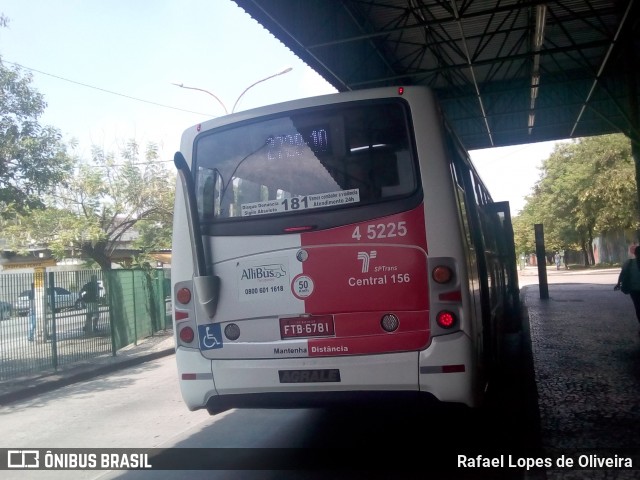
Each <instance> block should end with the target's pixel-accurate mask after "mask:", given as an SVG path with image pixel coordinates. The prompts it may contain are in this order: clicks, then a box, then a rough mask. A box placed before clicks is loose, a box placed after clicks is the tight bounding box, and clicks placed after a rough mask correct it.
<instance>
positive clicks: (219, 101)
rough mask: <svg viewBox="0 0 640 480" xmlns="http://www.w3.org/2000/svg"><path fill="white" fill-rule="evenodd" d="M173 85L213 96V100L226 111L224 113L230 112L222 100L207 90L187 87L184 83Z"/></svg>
mask: <svg viewBox="0 0 640 480" xmlns="http://www.w3.org/2000/svg"><path fill="white" fill-rule="evenodd" d="M172 85H175V86H176V87H180V88H188V89H189V90H198V91H200V92H204V93H208V94H209V95H211V96H212V97H213V98H215V99H216V100H217V101H218V103H219V104H220V105H221V106H222V108H223V109H224V113H225V114H227V113H229V112H227V107H225V106H224V103H222V100H220V99H219V98H218V97H216V96H215V95H214V94H213V93H211V92H210V91H209V90H205V89H204V88H197V87H187V86H186V85H184V84H182V83H172Z"/></svg>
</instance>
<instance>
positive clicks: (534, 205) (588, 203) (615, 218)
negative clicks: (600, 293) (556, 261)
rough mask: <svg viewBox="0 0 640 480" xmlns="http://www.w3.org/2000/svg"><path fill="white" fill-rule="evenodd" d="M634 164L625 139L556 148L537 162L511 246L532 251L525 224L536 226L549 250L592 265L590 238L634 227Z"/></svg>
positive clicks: (612, 137) (591, 139) (615, 137)
mask: <svg viewBox="0 0 640 480" xmlns="http://www.w3.org/2000/svg"><path fill="white" fill-rule="evenodd" d="M636 198H637V196H636V185H635V180H634V166H633V160H632V158H631V147H630V143H629V140H628V139H627V138H626V137H624V136H623V135H604V136H599V137H589V138H584V139H580V140H578V141H576V142H574V143H570V144H558V145H556V148H555V149H554V151H553V152H552V154H551V155H550V157H549V158H548V159H546V160H545V161H544V162H543V165H542V175H541V178H540V180H539V181H538V182H537V183H536V185H535V188H534V193H533V195H532V196H530V197H527V204H526V205H525V208H524V209H523V212H521V215H520V216H519V217H521V218H516V219H515V220H514V230H515V231H516V245H518V248H526V251H532V250H531V249H530V248H531V243H530V242H531V240H532V238H533V234H532V233H530V234H527V231H526V228H527V225H526V224H527V223H528V224H529V228H530V229H531V230H532V229H533V224H534V223H542V224H543V225H544V229H545V246H547V247H549V249H550V250H560V249H564V248H571V249H573V250H580V251H582V253H583V256H584V263H585V265H589V264H592V263H594V256H593V239H594V238H595V236H597V235H598V234H601V233H603V232H607V231H615V230H625V229H630V228H637V226H638V220H637V214H636V212H637V200H636Z"/></svg>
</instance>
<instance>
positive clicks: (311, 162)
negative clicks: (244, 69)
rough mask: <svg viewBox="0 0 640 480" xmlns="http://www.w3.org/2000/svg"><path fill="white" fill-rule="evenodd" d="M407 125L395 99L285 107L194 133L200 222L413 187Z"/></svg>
mask: <svg viewBox="0 0 640 480" xmlns="http://www.w3.org/2000/svg"><path fill="white" fill-rule="evenodd" d="M409 131H410V130H409V125H408V122H407V118H406V112H405V108H404V107H403V105H402V104H401V103H399V102H396V101H389V102H383V103H380V102H376V103H370V102H369V103H366V104H364V103H362V102H359V103H352V104H341V105H338V106H335V105H334V106H330V107H324V108H321V109H313V110H303V111H297V112H294V113H292V112H287V113H286V114H285V115H282V116H276V117H273V116H272V117H268V118H265V119H262V120H258V121H251V122H249V123H242V124H237V125H233V126H231V127H230V128H224V129H219V130H212V131H211V132H210V133H205V134H202V135H201V136H200V137H199V138H198V139H197V140H196V149H195V156H194V163H195V171H196V185H197V197H198V208H199V212H200V215H201V219H202V220H203V221H211V220H222V219H227V218H250V217H253V216H256V215H260V216H263V215H283V214H285V215H286V214H291V213H296V212H302V211H306V210H310V209H333V208H349V207H354V206H359V205H364V204H371V203H375V202H380V201H385V200H388V199H391V198H398V197H401V196H406V195H408V194H410V193H412V192H414V191H415V189H416V180H415V173H414V166H413V160H412V153H411V152H412V149H411V147H410V146H411V141H410V136H409Z"/></svg>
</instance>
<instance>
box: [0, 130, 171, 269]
mask: <svg viewBox="0 0 640 480" xmlns="http://www.w3.org/2000/svg"><path fill="white" fill-rule="evenodd" d="M140 157H141V155H140V151H139V147H138V145H137V144H136V142H135V141H129V142H128V143H127V144H126V145H125V146H124V147H123V148H122V150H121V152H120V155H119V156H118V157H116V156H115V155H114V154H113V153H111V152H104V151H103V150H100V149H98V148H94V149H93V152H92V159H91V160H90V161H83V160H81V159H78V158H76V159H75V160H76V168H75V171H74V174H73V176H72V177H71V178H70V179H69V180H68V181H67V182H66V183H64V184H61V185H59V186H58V188H57V189H56V190H55V193H54V194H52V195H48V196H47V197H45V199H44V202H45V204H46V206H47V208H46V209H44V210H31V211H29V212H27V214H25V215H18V214H16V215H14V218H13V219H12V221H11V222H6V223H7V224H6V227H5V229H4V235H5V236H6V237H8V239H9V241H10V243H11V245H12V246H13V247H14V248H15V249H16V250H20V249H21V248H22V249H25V248H27V247H29V246H34V245H37V246H46V247H47V248H49V249H50V250H51V251H52V252H53V254H54V255H55V256H56V257H58V258H62V257H64V256H66V255H68V254H69V251H72V252H75V253H76V254H77V256H82V257H84V258H89V259H91V260H93V261H94V262H96V263H97V264H98V265H100V267H101V268H102V269H103V270H109V269H110V268H111V263H112V262H113V261H114V256H115V254H116V253H117V250H118V249H119V250H122V249H127V250H129V251H132V252H137V251H141V250H142V251H145V250H152V249H154V248H170V246H171V235H170V233H169V232H170V230H171V224H172V219H173V195H174V178H175V176H174V175H173V173H172V172H169V171H168V170H167V168H166V167H165V166H164V165H163V163H162V162H159V161H158V160H159V159H158V150H157V147H156V146H155V145H153V144H150V145H148V147H147V149H146V150H145V152H144V159H141V158H140Z"/></svg>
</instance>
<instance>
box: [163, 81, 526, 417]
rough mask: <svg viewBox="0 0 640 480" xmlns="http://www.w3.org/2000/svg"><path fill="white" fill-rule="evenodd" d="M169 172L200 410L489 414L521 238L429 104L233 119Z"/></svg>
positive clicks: (280, 107)
mask: <svg viewBox="0 0 640 480" xmlns="http://www.w3.org/2000/svg"><path fill="white" fill-rule="evenodd" d="M174 162H175V164H176V167H177V170H178V184H177V188H176V201H175V212H174V230H173V252H172V274H171V278H172V284H173V285H172V291H173V295H174V332H175V340H176V362H177V367H178V375H179V383H180V388H181V393H182V397H183V399H184V402H185V403H186V405H187V407H188V408H189V409H190V410H196V409H201V408H206V409H207V410H208V411H209V413H210V414H212V415H213V414H216V413H219V412H222V411H225V410H228V409H231V408H303V407H304V408H308V407H310V408H312V407H327V406H331V405H349V404H353V403H354V402H356V403H357V404H358V405H363V403H362V402H372V404H374V405H375V404H379V403H382V402H385V401H394V402H398V401H406V402H418V403H419V404H420V405H422V404H424V405H430V404H431V405H433V404H462V405H467V406H469V407H478V406H480V405H481V404H482V400H483V397H484V394H485V392H486V391H487V386H488V385H489V383H490V381H491V379H492V372H495V371H496V368H497V367H498V366H499V364H500V359H501V348H500V345H501V337H502V336H503V335H504V334H505V332H508V331H509V329H510V328H511V329H512V328H514V327H513V325H512V324H513V323H514V320H513V319H514V318H515V316H517V310H518V305H517V304H518V296H519V289H518V282H517V270H516V263H515V262H516V259H515V252H514V244H513V229H512V225H511V218H510V212H509V205H508V202H494V201H493V200H492V198H491V196H490V194H489V192H488V191H487V188H486V187H485V185H484V183H483V182H482V180H481V178H480V176H479V175H478V172H477V171H476V169H475V168H474V166H473V165H472V162H471V160H470V158H469V155H468V154H467V152H466V151H465V149H464V148H463V147H462V145H461V143H460V142H459V141H458V140H457V138H456V136H455V134H454V132H453V131H452V130H451V129H450V128H449V127H448V126H447V124H446V122H445V121H444V118H443V115H442V113H441V111H440V110H439V108H438V105H437V102H436V100H435V96H434V94H433V93H432V92H431V90H429V89H427V88H425V87H413V86H407V87H384V88H377V89H370V90H360V91H352V92H344V93H336V94H331V95H323V96H318V97H313V98H306V99H300V100H294V101H289V102H285V103H281V104H276V105H271V106H266V107H261V108H258V109H254V110H249V111H244V112H240V113H235V114H231V115H227V116H223V117H220V118H216V119H213V120H209V121H206V122H204V123H202V124H199V125H196V126H194V127H192V128H189V129H188V130H186V131H185V132H184V134H183V136H182V141H181V146H180V151H179V152H177V153H176V154H175V157H174Z"/></svg>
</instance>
